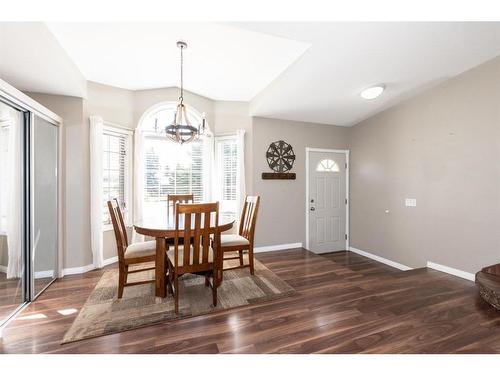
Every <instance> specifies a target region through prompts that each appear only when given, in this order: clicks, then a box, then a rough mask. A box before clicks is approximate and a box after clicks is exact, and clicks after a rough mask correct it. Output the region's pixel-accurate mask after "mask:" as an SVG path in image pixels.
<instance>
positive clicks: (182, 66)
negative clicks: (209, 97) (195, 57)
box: [179, 46, 184, 104]
mask: <svg viewBox="0 0 500 375" xmlns="http://www.w3.org/2000/svg"><path fill="white" fill-rule="evenodd" d="M183 52H184V46H181V96H180V98H179V100H180V101H181V104H182V102H183V101H184V54H183Z"/></svg>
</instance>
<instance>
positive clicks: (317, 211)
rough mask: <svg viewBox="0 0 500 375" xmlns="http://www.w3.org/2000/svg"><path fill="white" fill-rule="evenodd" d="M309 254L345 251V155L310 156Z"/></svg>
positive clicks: (324, 153) (327, 153)
mask: <svg viewBox="0 0 500 375" xmlns="http://www.w3.org/2000/svg"><path fill="white" fill-rule="evenodd" d="M308 184H309V197H308V203H309V211H308V215H309V250H311V251H314V252H315V253H327V252H331V251H339V250H346V248H345V247H346V238H347V237H346V236H347V234H346V204H347V200H346V198H347V197H346V155H345V154H344V153H334V152H316V151H310V153H309V181H308Z"/></svg>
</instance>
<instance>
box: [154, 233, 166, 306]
mask: <svg viewBox="0 0 500 375" xmlns="http://www.w3.org/2000/svg"><path fill="white" fill-rule="evenodd" d="M166 251H167V240H166V239H165V238H163V237H157V238H156V264H155V267H156V270H155V279H156V296H157V297H162V298H165V297H166V296H167V288H166V284H167V283H166V279H165V276H166V273H167V271H166V269H165V264H166V260H165V258H166Z"/></svg>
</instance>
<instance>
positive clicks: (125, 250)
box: [108, 199, 156, 298]
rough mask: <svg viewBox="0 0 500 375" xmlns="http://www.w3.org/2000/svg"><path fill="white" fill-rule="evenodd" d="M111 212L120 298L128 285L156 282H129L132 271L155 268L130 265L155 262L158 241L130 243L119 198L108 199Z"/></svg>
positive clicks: (152, 268)
mask: <svg viewBox="0 0 500 375" xmlns="http://www.w3.org/2000/svg"><path fill="white" fill-rule="evenodd" d="M108 209H109V214H110V216H111V222H112V223H113V230H114V232H115V238H116V250H117V253H118V270H119V274H118V275H119V276H118V298H122V297H123V289H124V288H125V287H126V286H133V285H141V284H149V283H154V282H155V279H153V280H144V281H136V282H132V283H129V282H127V278H128V275H129V274H130V273H137V272H145V271H150V270H154V269H155V267H154V266H153V267H150V268H140V269H135V270H129V266H131V265H134V264H141V263H148V262H154V261H155V260H156V241H146V242H138V243H133V244H129V243H128V236H127V229H126V227H125V223H124V221H123V215H122V211H121V209H120V205H119V204H118V200H116V199H113V200H110V201H108Z"/></svg>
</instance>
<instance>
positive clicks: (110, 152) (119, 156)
mask: <svg viewBox="0 0 500 375" xmlns="http://www.w3.org/2000/svg"><path fill="white" fill-rule="evenodd" d="M130 144H131V135H130V134H129V133H127V132H122V131H120V130H118V129H112V128H109V127H106V128H105V129H104V134H103V140H102V149H103V158H102V166H103V173H102V176H103V206H102V208H103V211H102V213H103V224H105V225H110V224H111V217H110V216H109V210H108V205H107V202H108V200H111V199H115V198H116V199H118V203H119V204H120V207H121V208H122V212H123V214H124V220H125V222H129V221H130V220H129V219H130V217H129V216H130V215H129V212H130V210H129V206H130V205H131V203H130V202H129V201H130V199H129V196H130V186H131V183H130V178H131V176H130V172H129V170H130V164H131V163H130V156H131V153H130Z"/></svg>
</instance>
